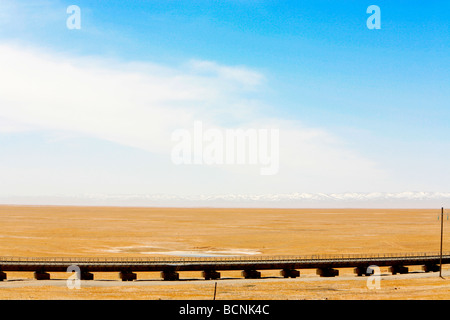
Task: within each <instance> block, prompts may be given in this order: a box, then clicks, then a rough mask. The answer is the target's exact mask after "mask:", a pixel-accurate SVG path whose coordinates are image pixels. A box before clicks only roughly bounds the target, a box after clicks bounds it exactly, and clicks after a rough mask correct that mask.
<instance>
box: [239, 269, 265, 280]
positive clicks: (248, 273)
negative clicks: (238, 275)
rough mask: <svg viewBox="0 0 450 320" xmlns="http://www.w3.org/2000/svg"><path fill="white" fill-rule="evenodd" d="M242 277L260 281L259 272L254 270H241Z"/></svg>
mask: <svg viewBox="0 0 450 320" xmlns="http://www.w3.org/2000/svg"><path fill="white" fill-rule="evenodd" d="M242 276H243V277H244V278H245V279H260V278H261V272H259V271H256V270H243V271H242Z"/></svg>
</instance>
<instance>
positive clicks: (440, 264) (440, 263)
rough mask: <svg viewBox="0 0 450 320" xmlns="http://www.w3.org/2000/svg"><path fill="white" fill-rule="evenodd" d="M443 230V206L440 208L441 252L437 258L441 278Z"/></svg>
mask: <svg viewBox="0 0 450 320" xmlns="http://www.w3.org/2000/svg"><path fill="white" fill-rule="evenodd" d="M443 231H444V207H442V208H441V253H440V258H439V277H441V278H442V238H443Z"/></svg>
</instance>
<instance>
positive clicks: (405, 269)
mask: <svg viewBox="0 0 450 320" xmlns="http://www.w3.org/2000/svg"><path fill="white" fill-rule="evenodd" d="M389 271H390V272H392V274H397V273H400V274H404V273H408V271H409V269H408V267H404V266H399V265H397V266H391V267H389Z"/></svg>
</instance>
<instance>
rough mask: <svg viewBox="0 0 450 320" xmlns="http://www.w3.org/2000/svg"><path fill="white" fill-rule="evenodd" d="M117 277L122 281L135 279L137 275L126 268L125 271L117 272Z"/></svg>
mask: <svg viewBox="0 0 450 320" xmlns="http://www.w3.org/2000/svg"><path fill="white" fill-rule="evenodd" d="M119 278H120V279H121V280H122V281H133V280H136V279H137V275H136V273H133V272H131V271H128V270H126V271H120V272H119Z"/></svg>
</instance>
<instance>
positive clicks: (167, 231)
mask: <svg viewBox="0 0 450 320" xmlns="http://www.w3.org/2000/svg"><path fill="white" fill-rule="evenodd" d="M439 213H440V210H439V209H433V210H432V209H428V210H424V209H421V210H412V209H217V208H127V207H70V206H67V207H62V206H61V207H60V206H6V205H3V206H0V220H1V229H0V240H1V241H0V256H26V257H54V256H58V257H125V256H126V257H148V256H167V255H172V256H173V255H177V254H178V255H200V256H201V255H205V254H219V255H226V254H241V255H245V254H257V255H316V254H348V253H355V254H358V253H360V254H368V253H411V252H438V251H439V244H440V222H439V221H438V215H439ZM449 222H450V220H449ZM446 223H447V220H444V226H445V224H446ZM445 230H446V229H445V227H444V231H445ZM445 237H446V235H445V233H444V239H445ZM445 249H446V247H445V243H444V250H445ZM386 270H387V269H382V272H383V277H382V280H381V288H380V289H372V290H370V289H369V288H368V287H367V278H365V277H356V276H354V275H353V274H352V270H351V269H341V270H340V272H341V276H340V277H336V278H320V277H318V276H316V275H315V271H314V270H301V277H300V278H297V279H284V278H281V277H280V276H279V271H278V270H268V271H262V276H263V279H257V280H248V279H247V280H245V279H242V277H241V276H240V272H236V271H233V272H232V271H228V272H224V271H222V272H221V273H222V279H220V280H217V283H218V291H217V298H218V299H448V298H450V281H448V280H446V278H444V279H441V278H439V277H438V275H437V273H426V274H425V273H423V272H420V269H419V268H418V267H415V268H411V270H413V271H414V270H417V272H414V273H411V274H408V275H401V276H392V275H388V273H387V272H386ZM446 274H447V270H446V268H445V269H444V276H445V275H446ZM384 275H386V276H384ZM449 275H450V274H449ZM67 278H68V274H66V273H59V274H58V273H55V274H52V279H54V280H49V281H37V280H33V279H32V273H25V272H24V273H19V272H8V280H7V281H4V282H2V283H0V299H211V298H212V295H213V290H214V281H205V280H201V277H200V273H199V272H181V273H180V278H181V279H182V280H184V281H178V282H167V281H161V280H159V274H158V273H138V281H133V282H120V281H118V275H117V273H95V280H94V281H82V288H81V289H79V290H76V289H73V290H70V289H68V288H67V287H66V282H65V281H66V279H67ZM57 279H59V280H57Z"/></svg>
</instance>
